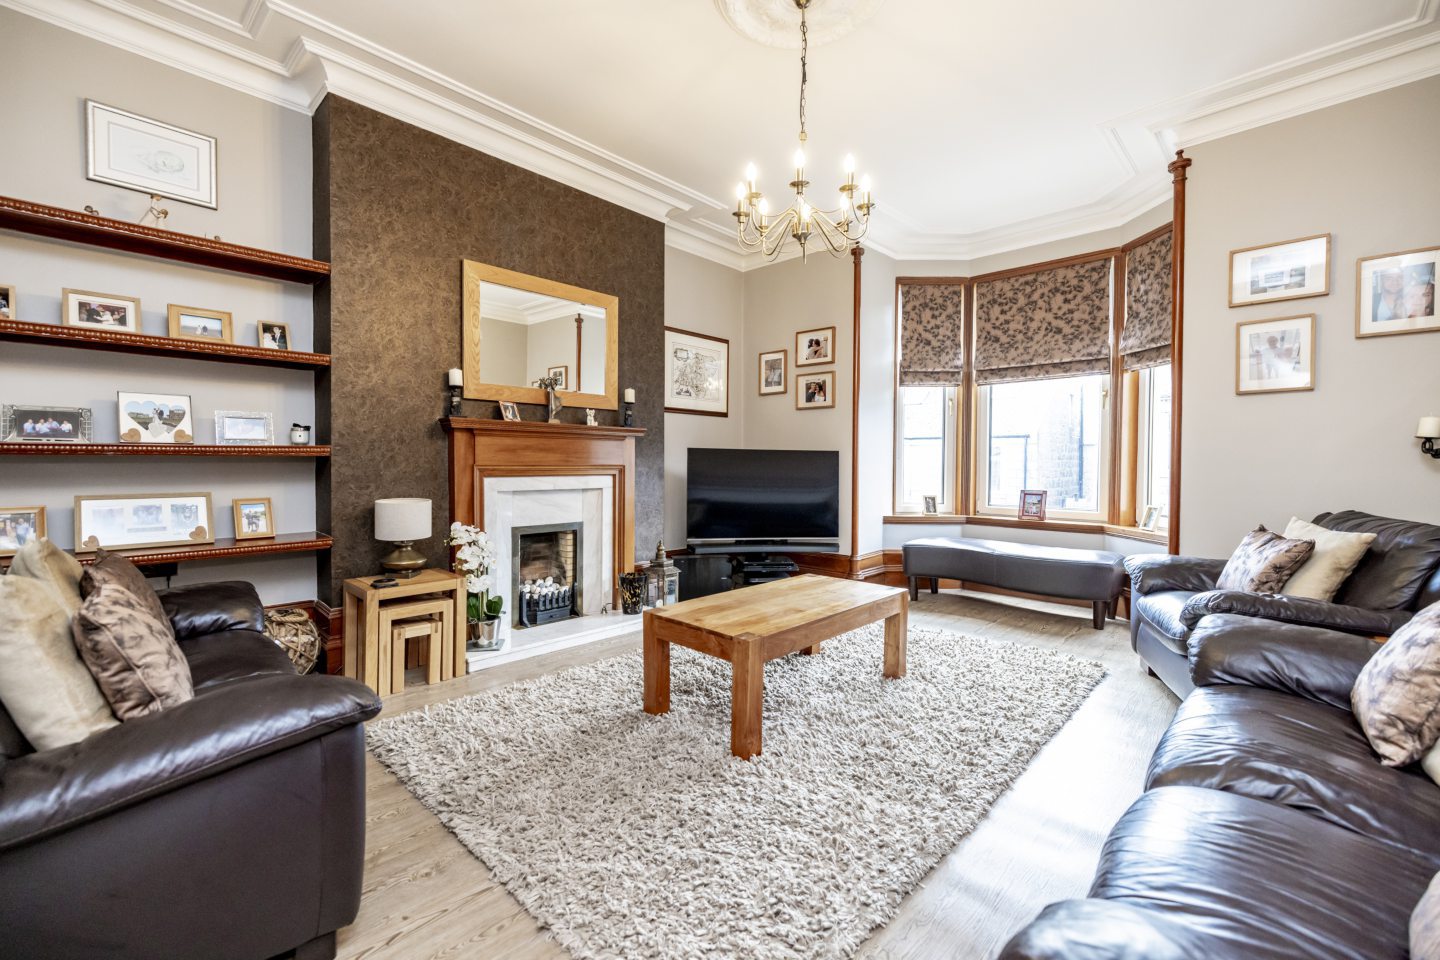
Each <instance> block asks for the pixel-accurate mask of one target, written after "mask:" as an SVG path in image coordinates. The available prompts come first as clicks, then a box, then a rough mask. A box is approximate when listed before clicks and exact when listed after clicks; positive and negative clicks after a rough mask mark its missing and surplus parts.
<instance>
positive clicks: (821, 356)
mask: <svg viewBox="0 0 1440 960" xmlns="http://www.w3.org/2000/svg"><path fill="white" fill-rule="evenodd" d="M834 362H835V328H834V327H817V328H816V329H814V330H801V331H800V332H799V333H797V334H795V366H797V367H819V366H824V365H825V364H827V363H834Z"/></svg>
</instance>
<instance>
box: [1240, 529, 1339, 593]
mask: <svg viewBox="0 0 1440 960" xmlns="http://www.w3.org/2000/svg"><path fill="white" fill-rule="evenodd" d="M1314 550H1315V541H1314V540H1286V539H1285V538H1284V537H1282V536H1280V534H1278V533H1272V532H1271V531H1269V530H1266V529H1265V528H1264V527H1263V526H1259V527H1256V528H1255V529H1254V530H1251V531H1250V532H1249V533H1247V534H1245V539H1244V540H1241V541H1240V546H1238V547H1236V548H1235V552H1234V553H1232V554H1230V559H1229V560H1228V561H1226V563H1225V569H1224V570H1221V571H1220V579H1219V580H1217V581H1216V582H1215V587H1216V589H1218V590H1240V591H1243V592H1245V593H1279V592H1280V588H1281V587H1283V586H1285V581H1287V580H1289V579H1290V577H1291V576H1292V575H1293V574H1294V573H1295V571H1296V570H1299V569H1300V568H1301V567H1302V566H1303V565H1304V564H1305V561H1306V560H1309V559H1310V554H1311V553H1312V552H1313V551H1314Z"/></svg>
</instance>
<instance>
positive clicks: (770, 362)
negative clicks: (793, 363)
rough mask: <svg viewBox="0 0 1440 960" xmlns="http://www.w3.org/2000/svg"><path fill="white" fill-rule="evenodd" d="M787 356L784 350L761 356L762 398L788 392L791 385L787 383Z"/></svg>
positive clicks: (772, 351)
mask: <svg viewBox="0 0 1440 960" xmlns="http://www.w3.org/2000/svg"><path fill="white" fill-rule="evenodd" d="M785 354H786V351H784V350H771V351H770V352H768V353H762V354H760V381H759V382H760V396H762V397H766V396H769V395H770V394H772V393H785V392H787V390H788V386H789V385H788V384H787V383H786V382H785V360H786V359H787V358H786V356H785Z"/></svg>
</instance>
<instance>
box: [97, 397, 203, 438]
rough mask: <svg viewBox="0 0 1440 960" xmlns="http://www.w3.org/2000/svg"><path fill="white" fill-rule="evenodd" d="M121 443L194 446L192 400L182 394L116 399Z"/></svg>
mask: <svg viewBox="0 0 1440 960" xmlns="http://www.w3.org/2000/svg"><path fill="white" fill-rule="evenodd" d="M115 407H116V415H117V417H118V420H119V435H120V442H121V443H194V442H195V423H194V420H193V419H192V418H191V407H190V398H189V397H188V396H186V395H185V394H179V393H174V394H172V393H133V392H129V391H125V390H121V391H120V392H118V393H117V394H116V395H115Z"/></svg>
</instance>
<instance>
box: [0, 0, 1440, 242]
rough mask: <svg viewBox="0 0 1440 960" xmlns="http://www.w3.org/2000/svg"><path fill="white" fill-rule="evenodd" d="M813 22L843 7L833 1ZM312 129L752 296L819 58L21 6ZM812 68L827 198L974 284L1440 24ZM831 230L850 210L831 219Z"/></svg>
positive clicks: (1076, 38)
mask: <svg viewBox="0 0 1440 960" xmlns="http://www.w3.org/2000/svg"><path fill="white" fill-rule="evenodd" d="M815 2H816V11H815V14H814V16H815V17H816V18H821V17H823V15H824V12H825V11H824V2H825V0H815ZM0 4H3V5H6V6H10V7H14V8H16V9H19V10H22V11H25V12H29V13H32V14H34V15H36V16H39V17H42V18H43V19H46V20H49V21H51V22H55V23H59V24H61V25H63V26H67V27H70V28H71V29H75V30H78V31H80V32H84V33H87V34H90V35H92V36H96V37H98V38H100V39H103V40H106V41H107V42H112V43H116V44H120V45H124V46H127V47H129V48H130V49H137V50H139V51H141V52H143V53H147V54H148V55H151V56H155V57H157V58H160V59H164V60H166V61H167V62H171V63H175V64H177V65H180V66H182V67H184V68H186V69H190V70H192V71H194V72H197V73H201V74H203V75H206V76H209V77H211V78H212V79H216V80H219V81H220V82H223V83H227V84H230V85H232V86H236V87H240V88H242V89H246V90H249V91H250V92H252V93H256V94H258V95H260V96H264V97H267V98H268V99H271V100H275V101H276V102H280V103H284V104H286V105H288V106H292V107H295V108H297V109H313V107H314V106H315V105H316V104H317V103H318V102H319V100H320V99H322V98H323V96H324V94H325V93H326V92H327V91H333V92H336V93H339V94H341V95H344V96H347V97H350V98H351V99H355V100H358V101H360V102H363V103H366V104H368V105H370V106H372V107H375V108H377V109H381V110H384V111H386V112H388V113H392V114H394V115H396V116H399V117H401V118H402V119H405V120H407V121H409V122H412V123H416V124H419V125H421V126H424V127H427V128H429V129H433V130H436V131H438V132H440V133H443V134H445V135H447V136H450V137H453V138H454V139H456V140H460V141H462V142H465V143H469V144H471V145H474V146H476V147H478V148H480V149H484V150H486V151H487V152H490V153H493V154H495V155H497V156H501V157H503V158H504V159H507V160H510V161H512V162H515V163H519V164H521V165H523V166H526V167H528V168H530V169H533V170H536V171H538V172H540V173H543V174H545V175H547V176H552V177H555V178H556V179H559V180H562V181H564V182H567V183H571V184H573V185H575V186H578V187H581V188H582V189H586V190H589V191H590V192H592V193H596V194H598V195H600V196H603V197H605V198H607V199H610V200H613V201H614V202H617V203H621V204H623V205H625V206H628V207H630V208H632V209H636V210H639V211H640V212H642V213H645V214H647V215H649V216H652V217H656V218H658V219H663V220H665V221H666V222H667V224H668V229H667V238H668V239H669V240H670V242H671V243H673V244H674V245H676V246H680V247H683V248H685V249H689V250H692V251H693V252H696V253H700V254H702V255H705V256H709V257H711V258H713V259H717V260H720V261H721V262H727V263H730V264H731V265H734V266H739V267H742V268H748V267H749V266H752V265H754V264H753V262H752V261H747V260H742V259H741V258H740V257H739V255H738V254H737V253H736V252H735V250H734V243H733V239H732V238H731V237H730V232H731V230H732V227H733V223H734V221H733V220H732V219H731V218H730V216H729V213H728V210H729V206H730V204H731V202H732V199H731V198H732V191H733V188H734V184H735V181H736V180H737V179H738V177H739V174H740V172H741V171H742V170H743V168H744V166H745V164H746V163H747V162H750V161H753V162H754V163H756V164H757V166H758V167H759V168H760V181H761V183H760V185H761V187H762V189H764V190H765V191H766V192H767V194H768V195H769V196H771V197H772V198H773V199H774V200H775V201H779V205H783V203H784V202H785V200H784V194H785V192H786V187H785V182H786V181H788V180H789V179H790V170H789V167H788V158H789V157H790V154H791V153H792V152H793V150H794V146H795V133H796V126H797V124H796V94H797V82H798V58H797V54H796V52H795V51H793V50H785V49H777V48H775V47H771V46H765V45H761V44H759V43H756V42H754V41H751V40H748V39H745V38H743V37H741V36H740V35H739V34H738V33H737V32H735V31H734V30H732V29H731V27H730V26H729V25H728V24H727V22H726V20H725V19H724V17H722V15H721V13H720V12H719V11H718V10H717V9H716V5H715V3H714V2H712V0H603V2H602V0H544V2H533V0H509V2H503V0H484V2H456V0H405V2H404V3H396V2H388V0H387V2H381V0H370V2H358V0H0ZM862 6H867V7H868V6H876V9H875V12H874V13H873V15H872V16H870V17H869V19H868V20H865V21H864V22H862V23H860V24H859V25H858V26H856V27H855V28H854V29H853V30H851V31H850V32H849V33H847V34H845V35H843V36H840V37H839V38H838V39H836V40H834V41H833V42H831V43H829V44H826V45H822V46H818V47H817V46H815V45H813V44H812V48H811V51H810V90H809V100H808V112H809V126H810V143H809V149H808V151H807V152H808V153H809V154H810V157H811V163H810V167H809V174H810V179H811V180H812V183H813V186H812V188H811V189H812V192H814V193H815V195H816V197H817V198H819V199H822V200H823V201H828V200H829V198H830V194H831V192H832V185H838V183H839V180H840V176H841V173H840V161H841V158H842V157H843V155H844V154H845V153H846V152H853V153H854V154H855V156H856V157H857V159H858V160H859V163H860V166H861V168H862V169H863V170H866V171H868V172H870V173H871V175H872V176H873V178H874V183H875V193H876V199H877V201H878V202H879V207H878V209H877V212H876V213H875V215H874V218H873V220H872V226H871V233H870V237H869V239H868V240H867V245H869V246H874V247H876V248H877V249H879V250H880V251H882V252H885V253H889V254H891V255H894V256H898V257H901V258H904V259H942V258H955V259H968V258H972V257H977V256H983V255H988V254H992V253H998V252H1001V251H1003V250H1007V249H1013V248H1016V247H1019V246H1025V245H1029V244H1032V243H1039V242H1044V241H1047V240H1053V239H1059V238H1061V237H1064V236H1073V235H1076V234H1079V233H1084V232H1089V231H1092V230H1097V229H1103V228H1106V227H1110V226H1114V225H1116V224H1118V223H1121V222H1124V221H1125V220H1128V219H1129V218H1131V217H1133V216H1134V215H1136V214H1138V213H1140V212H1142V211H1144V210H1146V209H1148V208H1150V207H1151V206H1154V205H1155V204H1157V203H1159V202H1162V201H1163V200H1164V199H1166V198H1167V197H1168V194H1169V186H1168V183H1169V177H1168V175H1167V174H1166V172H1165V163H1166V162H1167V161H1168V159H1169V158H1170V155H1171V153H1172V151H1173V149H1174V147H1175V145H1177V144H1179V145H1181V146H1183V145H1185V144H1188V143H1195V142H1199V141H1202V140H1205V139H1210V138H1212V137H1215V136H1221V135H1224V134H1226V133H1230V132H1234V131H1237V130H1241V129H1246V128H1248V127H1252V126H1256V125H1258V124H1261V123H1266V122H1270V121H1273V120H1275V119H1280V118H1282V117H1285V116H1292V115H1295V114H1297V113H1301V112H1304V111H1306V110H1310V109H1315V108H1317V107H1320V106H1325V105H1328V104H1331V103H1335V102H1339V101H1342V100H1345V99H1350V98H1352V97H1355V96H1360V95H1363V94H1365V93H1369V92H1373V91H1375V90H1379V89H1384V88H1385V87H1388V86H1394V85H1396V84H1399V83H1404V82H1409V81H1411V80H1415V79H1419V78H1421V77H1424V76H1429V75H1432V74H1435V73H1440V23H1437V13H1440V0H1207V2H1204V3H1193V2H1183V3H1182V2H1174V0H1171V2H1155V0H1085V2H1078V3H1077V2H1075V0H1029V2H1026V3H1016V2H1014V0H883V2H881V3H879V4H878V5H876V4H862ZM826 205H828V203H826Z"/></svg>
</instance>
